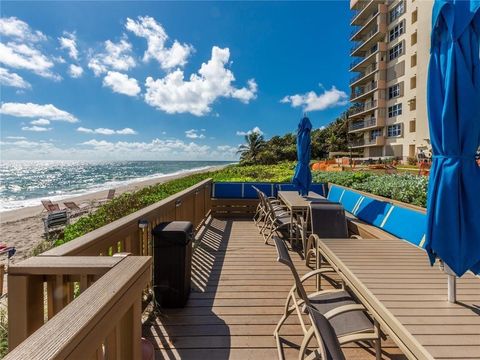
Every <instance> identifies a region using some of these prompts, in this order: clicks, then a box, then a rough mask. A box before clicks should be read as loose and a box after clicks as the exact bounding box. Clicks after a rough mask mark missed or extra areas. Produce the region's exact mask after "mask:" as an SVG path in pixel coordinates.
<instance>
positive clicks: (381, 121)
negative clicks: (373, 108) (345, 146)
mask: <svg viewBox="0 0 480 360" xmlns="http://www.w3.org/2000/svg"><path fill="white" fill-rule="evenodd" d="M377 115H378V114H377ZM384 126H385V117H378V118H377V117H373V118H366V119H362V120H357V121H352V122H350V124H349V126H348V132H349V133H358V132H362V131H365V130H371V129H375V128H378V127H384Z"/></svg>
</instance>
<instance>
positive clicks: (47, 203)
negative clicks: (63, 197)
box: [41, 199, 60, 212]
mask: <svg viewBox="0 0 480 360" xmlns="http://www.w3.org/2000/svg"><path fill="white" fill-rule="evenodd" d="M41 202H42V205H43V208H44V210H42V212H43V211H45V210H46V211H47V212H50V211H58V210H60V206H59V205H58V204H54V203H53V202H52V201H51V200H48V199H47V200H41Z"/></svg>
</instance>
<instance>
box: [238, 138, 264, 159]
mask: <svg viewBox="0 0 480 360" xmlns="http://www.w3.org/2000/svg"><path fill="white" fill-rule="evenodd" d="M245 142H246V144H242V145H240V147H239V148H238V151H237V154H240V162H243V163H255V162H256V161H257V157H258V154H259V153H260V151H262V149H263V148H264V147H265V140H264V138H263V135H261V134H260V133H258V132H251V133H250V134H247V135H245Z"/></svg>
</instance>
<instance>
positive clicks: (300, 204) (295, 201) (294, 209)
mask: <svg viewBox="0 0 480 360" xmlns="http://www.w3.org/2000/svg"><path fill="white" fill-rule="evenodd" d="M278 198H279V199H280V200H281V201H282V202H283V203H284V204H285V206H286V207H287V208H288V210H290V224H293V221H294V217H295V216H299V215H301V216H303V217H304V219H305V218H306V215H307V212H308V206H309V205H310V203H311V202H312V201H313V202H315V201H322V200H325V201H326V198H325V197H324V196H322V195H320V194H317V193H316V192H313V191H310V192H309V193H308V195H307V196H302V195H300V194H299V193H298V191H279V192H278ZM296 234H297V233H296ZM292 238H293V228H292V226H290V241H291V240H292ZM295 241H296V242H298V236H297V235H296V237H295Z"/></svg>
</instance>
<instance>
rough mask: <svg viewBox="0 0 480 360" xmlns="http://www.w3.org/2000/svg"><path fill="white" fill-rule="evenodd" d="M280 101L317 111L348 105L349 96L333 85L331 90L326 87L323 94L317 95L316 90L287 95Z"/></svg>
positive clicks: (306, 109)
mask: <svg viewBox="0 0 480 360" xmlns="http://www.w3.org/2000/svg"><path fill="white" fill-rule="evenodd" d="M280 102H281V103H285V104H287V103H290V104H291V105H292V107H299V106H302V107H303V108H304V110H305V111H316V110H325V109H328V108H331V107H335V106H343V105H346V104H348V96H347V94H346V93H345V92H344V91H341V90H338V89H337V88H336V87H335V86H332V88H331V89H330V90H326V89H324V91H323V94H319V95H317V94H316V93H315V92H314V91H310V92H308V93H305V94H295V95H287V96H285V97H284V98H283V99H282V100H280Z"/></svg>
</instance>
